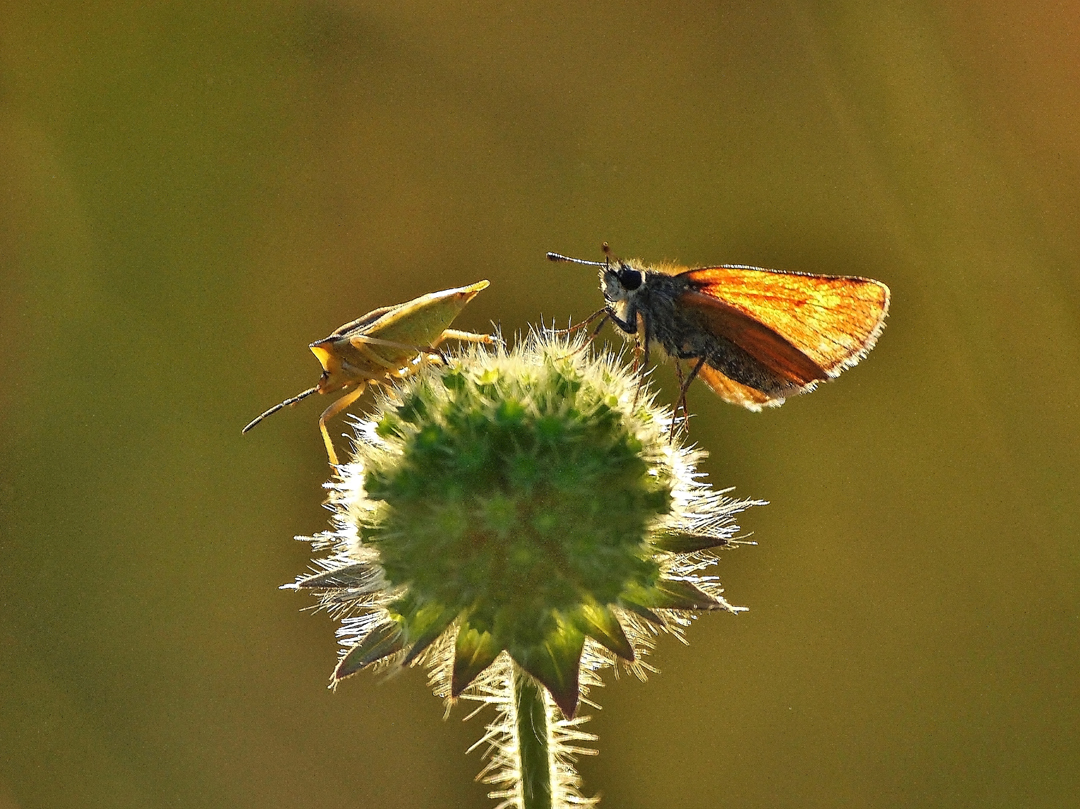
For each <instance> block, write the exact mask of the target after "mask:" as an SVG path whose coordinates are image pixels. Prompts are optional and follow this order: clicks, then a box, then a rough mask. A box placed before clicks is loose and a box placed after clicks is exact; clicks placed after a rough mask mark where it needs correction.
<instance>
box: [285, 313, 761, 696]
mask: <svg viewBox="0 0 1080 809" xmlns="http://www.w3.org/2000/svg"><path fill="white" fill-rule="evenodd" d="M639 387H640V378H639V377H638V376H637V375H636V374H633V373H631V372H630V371H628V370H627V369H626V368H625V367H624V366H623V365H622V364H621V363H620V361H619V360H617V359H616V358H614V357H612V356H611V355H610V354H607V353H606V352H605V353H601V354H593V353H592V352H591V351H589V350H586V349H585V348H584V347H583V346H582V344H581V341H572V340H567V339H565V338H560V337H556V336H553V335H550V334H544V335H532V336H531V337H529V338H528V339H527V340H525V341H523V342H522V343H521V344H519V345H518V346H517V347H516V348H514V349H513V350H510V351H507V350H506V349H505V348H502V347H498V348H487V347H474V348H471V349H469V350H467V351H466V352H465V353H463V354H462V355H460V356H458V357H455V358H452V359H450V360H449V361H447V362H446V363H444V364H430V365H428V366H426V367H424V368H422V369H421V370H419V371H418V372H417V373H416V374H415V375H414V376H412V377H410V378H409V379H407V380H405V382H404V383H403V384H402V385H401V386H400V387H398V388H397V389H395V390H393V391H391V392H389V393H387V394H386V395H384V396H383V397H382V398H381V399H380V400H379V401H378V403H377V408H376V411H375V413H374V414H373V415H371V416H370V418H366V419H363V420H361V421H359V422H358V423H357V424H356V439H355V449H354V452H353V456H352V460H351V462H349V463H347V464H344V465H342V466H341V467H340V468H339V469H338V472H337V478H336V480H335V481H334V482H332V483H331V484H328V486H329V488H330V489H331V494H330V498H329V507H330V508H331V510H332V511H333V519H332V523H333V529H332V530H330V531H327V532H325V533H323V534H320V535H318V536H316V537H314V538H312V539H311V541H312V542H313V543H314V545H315V547H316V550H317V551H319V552H324V553H325V554H326V555H324V556H323V557H322V558H319V559H317V561H316V564H317V566H318V572H317V573H314V574H309V575H306V576H303V577H301V578H299V579H298V580H297V581H296V583H295V584H293V585H291V586H292V587H296V588H304V589H312V590H315V591H317V592H318V595H319V599H320V603H321V605H322V606H324V607H326V608H328V609H330V610H331V611H333V612H334V614H336V615H339V616H340V617H342V618H343V623H342V627H341V629H340V630H339V638H340V640H341V641H342V644H343V646H344V647H345V649H344V652H343V654H342V656H341V659H340V660H339V662H338V665H337V668H336V670H335V671H334V675H333V680H332V681H333V683H334V684H336V683H337V682H338V681H340V680H341V679H342V678H344V677H347V676H349V675H351V674H354V673H356V672H357V671H360V670H361V669H363V668H365V667H368V666H371V665H373V664H379V663H390V664H397V665H410V664H413V663H416V662H427V663H429V664H431V665H432V667H433V669H434V671H435V681H436V683H441V684H442V689H441V690H443V691H444V692H445V693H446V694H447V695H448V696H450V697H451V698H453V697H457V696H459V695H461V693H462V692H463V691H464V690H465V689H466V688H467V687H469V686H470V684H472V683H474V681H476V679H477V677H478V676H480V675H481V673H482V672H484V671H485V670H488V669H489V667H491V665H492V664H493V663H494V662H495V661H496V658H498V657H499V656H500V655H502V654H504V653H505V655H508V656H509V658H510V659H512V660H513V661H514V662H515V663H516V664H517V665H518V666H520V668H521V669H523V670H524V671H526V672H528V673H529V674H530V675H532V676H533V677H534V678H536V680H537V681H539V682H540V683H541V684H542V685H543V686H544V687H545V688H547V690H548V691H549V692H550V694H551V696H552V698H553V699H554V701H555V703H556V704H557V705H558V706H559V708H560V709H561V710H562V712H563V714H564V715H565V716H566V717H573V716H574V713H575V712H576V710H577V705H578V700H579V697H580V693H581V685H582V684H581V679H580V678H581V674H580V672H581V667H582V659H583V654H584V655H585V657H586V659H587V661H588V664H589V666H590V667H591V668H595V667H596V665H597V661H600V662H601V663H604V662H607V663H613V662H614V661H615V659H616V658H619V659H622V660H623V661H625V662H627V663H633V662H634V661H635V660H637V659H638V658H639V657H640V655H641V654H642V653H643V652H644V651H645V650H646V649H647V648H649V646H650V638H651V637H652V636H653V635H654V634H655V633H656V632H658V631H661V630H667V631H675V632H678V631H679V630H680V628H681V627H682V626H684V625H685V624H686V623H687V622H688V620H689V618H690V617H691V616H692V615H693V614H694V613H696V612H698V611H703V610H718V609H722V610H729V611H735V610H736V608H733V607H732V606H731V605H729V604H728V603H727V601H725V600H724V599H723V598H722V597H721V595H720V593H721V589H720V587H719V585H718V584H717V583H716V581H715V579H714V578H713V577H710V576H706V575H703V574H702V573H701V571H702V569H704V568H706V567H708V566H709V565H711V564H713V562H714V557H713V556H712V555H711V553H709V551H710V550H711V549H714V548H719V547H723V546H726V545H730V544H732V542H733V536H734V533H735V531H736V530H737V526H736V525H735V523H734V520H733V515H734V514H735V513H737V512H738V511H741V510H742V509H744V508H746V507H747V506H748V505H750V503H749V502H747V501H735V500H732V499H730V498H728V497H726V496H724V495H723V494H722V493H719V492H715V491H713V490H711V489H710V488H709V487H708V486H707V485H706V484H705V483H704V482H703V481H702V480H701V475H700V474H699V473H697V472H696V471H695V464H696V463H697V462H698V461H699V460H700V459H701V457H702V456H703V453H701V452H700V451H698V450H693V449H688V448H686V447H684V446H682V445H681V444H680V443H679V442H678V440H676V441H674V442H672V441H670V440H669V427H670V414H669V413H668V412H666V411H663V410H661V409H660V408H658V407H656V406H655V405H654V404H653V402H652V396H651V394H645V393H642V392H641V391H640V389H639Z"/></svg>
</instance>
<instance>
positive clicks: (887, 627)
mask: <svg viewBox="0 0 1080 809" xmlns="http://www.w3.org/2000/svg"><path fill="white" fill-rule="evenodd" d="M391 6H393V7H392V8H391ZM1078 122H1080V13H1078V12H1077V7H1076V5H1075V4H1072V3H1050V2H1033V3H1022V4H1017V3H1009V2H1004V1H1003V0H982V1H981V2H964V1H963V0H955V1H953V2H943V3H938V2H934V3H929V2H922V3H904V2H894V1H893V0H885V2H878V3H861V2H836V3H812V2H797V1H796V0H790V2H783V1H780V2H759V1H758V0H754V2H724V3H700V2H670V0H665V2H654V3H647V2H639V3H628V4H627V3H589V4H584V3H575V2H551V3H544V4H530V3H515V2H501V3H496V2H474V3H455V2H426V3H409V2H402V3H397V4H384V3H377V2H345V0H340V1H335V0H306V1H305V0H281V2H260V3H207V2H203V3H198V2H184V3H179V2H171V3H170V2H162V3H135V2H110V3H63V2H58V3H47V2H40V3H27V2H14V1H9V2H5V3H3V5H2V6H0V374H2V384H0V453H2V454H0V807H3V809H9V807H59V806H63V807H121V808H122V807H158V806H160V807H318V806H327V805H333V806H357V807H367V806H374V805H378V806H381V807H387V809H391V808H392V807H441V806H448V805H454V806H479V807H482V806H489V805H494V804H493V803H491V802H490V801H488V799H487V798H486V797H485V792H486V788H485V787H484V786H482V785H479V784H475V783H473V781H472V778H473V776H474V774H475V773H476V772H477V771H478V770H479V768H480V766H481V762H480V759H479V755H478V754H477V753H472V754H471V755H469V756H466V755H465V754H464V751H465V749H466V748H467V747H468V746H469V745H470V744H471V743H472V742H473V741H474V740H476V739H477V738H478V737H479V736H480V735H481V732H482V726H483V721H482V719H474V720H471V721H469V722H467V723H464V724H463V723H462V722H461V721H460V720H461V718H462V717H463V716H464V715H465V713H466V711H465V710H462V709H461V708H458V709H455V711H454V712H453V713H452V714H451V716H450V718H449V720H447V721H444V720H443V709H442V706H441V704H440V703H439V702H438V701H437V700H436V699H435V698H434V697H432V696H431V694H430V693H429V691H428V688H427V686H426V684H425V677H424V675H423V673H422V672H420V671H410V672H406V673H404V674H403V675H401V676H398V677H394V678H391V679H389V680H387V679H385V678H380V677H376V676H372V675H370V674H363V675H361V676H359V677H357V678H354V679H353V680H351V681H349V682H348V683H347V684H346V685H345V686H344V687H342V688H341V689H339V690H338V692H337V693H331V692H329V691H328V690H327V688H326V684H327V680H328V677H329V674H330V671H331V669H332V667H333V664H334V661H335V655H336V648H335V643H334V637H333V629H334V626H333V624H332V623H331V621H330V620H329V619H328V618H327V617H326V616H325V615H322V614H319V615H312V614H310V613H306V612H302V611H301V609H302V608H303V607H305V606H308V605H309V604H310V601H309V600H308V599H307V598H306V597H305V596H303V595H297V594H294V593H289V592H281V591H279V590H278V589H277V588H278V586H279V585H281V584H283V583H285V582H288V581H291V580H292V579H293V578H294V576H295V575H297V574H298V573H300V572H301V571H303V570H305V569H306V568H307V559H308V549H307V547H306V545H305V544H303V543H298V542H294V541H293V540H292V537H293V536H294V535H298V534H312V533H314V532H317V531H319V530H321V529H322V528H323V527H324V526H325V524H326V516H327V515H326V512H325V511H324V510H323V509H322V507H321V505H320V503H321V500H322V497H323V490H322V488H321V485H322V482H323V481H324V479H325V478H326V474H327V468H326V460H325V456H324V454H323V449H322V444H321V441H320V439H319V435H318V431H317V429H316V417H317V415H318V412H319V411H320V407H321V406H322V405H324V404H325V402H322V401H320V402H306V403H305V404H304V406H303V407H301V408H297V409H295V410H291V411H287V412H285V413H282V414H280V415H277V416H275V417H274V418H273V419H272V420H270V421H267V422H266V423H265V424H264V425H262V426H260V427H259V429H258V430H257V431H255V432H253V433H251V434H249V435H247V436H244V437H241V435H240V427H241V426H243V425H244V424H245V423H246V422H247V421H248V420H249V419H250V418H251V417H253V416H254V415H256V414H257V413H259V412H260V411H261V410H262V409H264V408H265V407H267V406H269V405H270V404H273V403H275V402H277V401H279V400H281V399H283V398H285V397H286V396H288V395H291V394H293V393H295V392H297V391H299V390H302V389H303V388H305V387H308V386H309V385H311V384H313V383H314V382H315V380H316V378H317V376H318V364H317V362H316V360H315V359H314V358H313V357H312V356H311V354H310V353H309V352H308V350H307V348H306V345H307V343H309V342H311V341H312V340H314V339H317V338H319V337H322V336H324V335H326V334H327V333H329V332H330V331H331V330H332V329H333V328H335V327H336V326H338V325H339V324H341V323H343V322H345V321H347V320H350V319H352V318H354V317H356V316H358V315H359V314H361V313H363V312H366V311H367V310H369V309H371V308H374V307H375V306H378V305H382V304H387V303H394V302H399V301H403V300H407V299H410V298H412V297H414V296H416V295H419V294H421V293H424V292H428V291H432V290H436V289H442V288H445V287H449V286H455V285H459V284H463V283H468V282H472V281H475V280H478V279H480V278H487V279H490V280H491V287H490V289H488V290H487V291H485V292H484V293H482V294H481V295H480V296H479V297H478V298H477V299H476V300H475V301H474V302H473V303H472V304H471V306H470V307H469V309H468V310H467V311H466V312H465V314H464V315H463V316H462V318H461V319H460V320H459V322H458V325H459V326H461V327H463V328H472V329H485V328H487V327H488V324H489V322H490V321H495V322H497V323H499V324H501V327H502V329H503V331H504V332H505V333H506V334H508V335H513V334H514V333H516V332H519V331H520V330H523V329H526V328H527V327H528V325H529V324H535V323H538V322H539V320H540V318H541V317H545V318H548V319H549V320H550V319H551V318H557V319H558V320H560V322H563V323H565V322H566V320H567V319H568V318H570V317H573V318H575V319H580V318H582V317H584V316H586V315H588V314H589V313H590V312H592V311H593V310H594V309H595V308H597V307H598V306H599V305H600V297H599V293H598V291H597V290H596V279H595V275H594V274H593V273H592V272H591V271H588V270H586V269H585V268H580V267H573V266H569V265H553V264H550V263H548V262H546V261H545V260H544V252H545V251H547V250H558V251H561V252H565V253H569V254H571V255H578V256H582V257H585V258H594V259H595V258H598V257H599V255H600V254H599V249H598V248H599V245H600V242H601V241H602V240H607V241H609V242H610V243H611V245H612V247H613V250H614V251H615V252H616V253H617V254H618V255H623V256H638V257H641V258H645V259H649V260H661V259H677V260H679V261H681V262H683V263H685V264H689V265H695V264H698V265H700V264H707V263H721V262H731V263H749V264H756V265H761V266H768V267H778V268H782V269H792V270H806V271H817V272H829V273H845V274H863V275H870V276H873V277H876V278H879V279H881V280H883V281H885V282H887V283H888V284H889V285H890V286H891V288H892V291H893V306H892V314H891V316H890V320H889V326H888V328H887V329H886V331H885V333H884V335H883V337H882V339H881V341H880V343H879V345H878V347H877V349H876V350H875V351H874V352H873V353H872V354H871V355H870V356H869V357H868V358H867V360H866V361H864V362H863V363H862V364H861V365H860V366H859V367H857V368H855V369H853V370H851V371H849V372H847V373H846V374H845V375H844V376H843V377H841V379H839V380H838V381H836V382H834V383H831V384H829V385H826V386H824V387H822V388H821V389H819V390H818V391H817V392H816V393H814V394H813V395H811V396H807V397H803V398H801V399H796V400H792V401H790V402H788V403H787V404H786V405H785V406H784V407H783V408H781V409H780V410H777V411H770V412H766V413H762V414H750V413H746V412H741V411H739V410H737V409H735V408H733V407H730V406H727V405H725V404H723V403H722V402H720V401H719V400H717V399H716V398H715V397H713V396H712V395H711V394H709V393H708V391H707V390H705V389H704V388H703V387H701V386H697V387H695V389H694V391H693V392H692V394H691V399H690V404H691V407H692V409H693V410H694V411H695V419H694V431H693V437H694V438H695V439H696V440H698V441H699V442H700V443H701V444H703V445H704V446H705V447H707V448H708V449H709V450H710V452H711V458H710V459H709V461H708V462H707V464H706V469H707V471H708V473H709V475H710V479H711V480H712V481H713V483H714V484H715V485H716V486H718V487H725V486H736V487H737V490H736V492H737V494H740V495H743V496H747V497H758V498H765V499H768V500H770V501H771V505H769V506H768V507H764V508H757V509H754V510H752V511H750V512H748V513H746V514H745V515H743V519H742V525H743V527H744V529H745V530H746V531H748V532H751V531H752V532H753V534H754V539H756V540H757V542H758V543H759V544H758V545H757V546H756V547H750V548H741V549H739V550H737V551H735V552H732V553H727V554H724V555H723V557H722V561H721V564H720V568H719V572H720V575H721V577H722V579H723V581H724V583H725V585H726V587H727V594H728V596H729V598H730V599H731V600H732V601H733V602H734V603H736V604H740V605H746V606H749V607H750V611H749V612H748V613H746V614H743V615H741V616H739V617H735V616H730V615H712V616H708V617H706V618H704V619H702V620H700V621H698V622H697V623H696V624H695V625H694V626H693V627H692V629H691V631H690V633H689V637H690V642H691V643H690V646H689V647H683V646H681V645H680V644H679V643H677V642H676V641H674V640H672V639H668V640H666V641H665V642H663V643H661V645H660V647H659V649H658V650H657V652H656V654H655V656H654V657H653V658H652V662H653V663H654V664H656V665H657V666H659V667H660V669H661V671H662V673H661V674H660V675H658V676H655V677H653V678H652V679H651V680H650V682H648V683H647V684H640V683H638V682H636V681H633V680H632V679H631V680H628V679H626V678H622V679H620V680H618V681H617V682H613V681H611V678H610V677H609V678H608V679H609V684H608V687H605V688H604V689H601V691H599V692H597V693H596V694H594V697H595V698H596V699H598V700H599V702H600V703H601V704H602V705H603V711H601V712H596V713H595V717H594V719H593V720H592V722H591V723H590V725H589V727H590V728H591V729H592V730H593V731H595V732H597V733H599V734H600V742H599V745H598V747H599V749H600V750H601V755H600V756H599V757H597V758H595V759H588V760H586V761H584V762H583V766H582V769H583V772H584V775H585V778H586V790H587V792H588V793H590V794H595V793H597V792H599V793H601V794H602V795H603V796H604V797H603V803H602V805H605V806H612V807H624V808H626V809H633V808H634V807H651V808H654V809H660V808H662V807H760V806H772V807H786V806H792V807H795V806H798V807H844V806H850V807H909V806H936V807H971V806H980V807H1017V806H1024V807H1063V806H1070V805H1076V803H1075V801H1076V800H1077V795H1078V794H1080V739H1078V728H1080V668H1078V665H1080V545H1078V532H1077V518H1078V512H1080V509H1078V500H1080V491H1078V481H1077V472H1078V469H1080V463H1078V462H1080V425H1078V422H1080V419H1078V414H1080V410H1078V406H1077V402H1078V400H1080V381H1078V379H1080V272H1078V266H1080V265H1078V261H1080V226H1078V221H1080V220H1078V214H1080V126H1078ZM604 339H608V340H611V341H614V342H621V341H620V340H619V338H618V337H616V336H614V335H613V334H611V333H610V332H608V333H606V334H605V338H604ZM656 378H657V379H658V380H659V381H660V383H661V384H662V387H663V392H664V393H663V395H665V396H667V397H669V398H670V397H673V395H674V393H675V391H676V386H675V384H674V374H673V373H672V371H671V369H670V368H669V367H666V368H661V369H660V370H659V371H658V372H657V374H656ZM344 429H345V425H344V422H339V423H338V425H337V429H335V433H338V434H340V433H341V432H342V431H344Z"/></svg>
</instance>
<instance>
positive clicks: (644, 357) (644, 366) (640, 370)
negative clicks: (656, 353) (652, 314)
mask: <svg viewBox="0 0 1080 809" xmlns="http://www.w3.org/2000/svg"><path fill="white" fill-rule="evenodd" d="M637 333H638V334H640V335H641V340H640V342H638V343H637V349H638V350H637V352H635V354H636V356H635V357H634V371H635V372H636V373H637V375H638V386H637V390H636V391H634V407H637V403H638V399H639V398H640V397H641V389H642V388H643V387H645V374H646V373H647V372H648V370H649V330H648V329H647V328H646V327H645V316H644V315H643V314H641V312H638V313H637Z"/></svg>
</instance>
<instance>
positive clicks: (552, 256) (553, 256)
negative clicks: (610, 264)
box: [547, 253, 607, 267]
mask: <svg viewBox="0 0 1080 809" xmlns="http://www.w3.org/2000/svg"><path fill="white" fill-rule="evenodd" d="M547 257H548V261H565V262H567V263H568V264H586V265H588V266H590V267H606V266H607V262H606V261H586V260H585V259H583V258H571V257H570V256H564V255H563V254H562V253H548V254H547Z"/></svg>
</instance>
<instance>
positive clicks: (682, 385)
mask: <svg viewBox="0 0 1080 809" xmlns="http://www.w3.org/2000/svg"><path fill="white" fill-rule="evenodd" d="M703 365H705V358H704V357H700V358H699V359H698V361H697V362H696V363H694V367H693V368H692V369H691V370H690V375H689V376H688V377H686V381H683V372H682V363H680V362H679V360H675V372H676V373H677V374H678V376H679V398H678V400H677V401H676V402H675V409H674V410H672V411H671V435H670V436H668V441H671V440H673V439H674V438H675V420H676V419H675V415H676V414H677V413H678V412H679V408H680V407H681V408H682V412H683V425H684V426H685V428H686V432H687V435H689V433H690V410H689V408H688V407H687V405H686V392H687V391H688V390H689V389H690V383H691V382H693V381H694V380H695V379H696V378H697V375H698V373H699V372H700V371H701V368H702V366H703Z"/></svg>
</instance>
